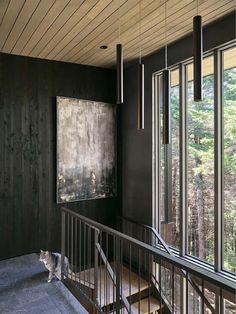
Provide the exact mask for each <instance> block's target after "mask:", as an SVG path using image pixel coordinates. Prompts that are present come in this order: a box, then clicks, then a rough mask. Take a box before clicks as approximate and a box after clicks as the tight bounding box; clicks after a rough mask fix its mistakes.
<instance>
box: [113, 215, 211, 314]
mask: <svg viewBox="0 0 236 314" xmlns="http://www.w3.org/2000/svg"><path fill="white" fill-rule="evenodd" d="M119 218H120V219H122V220H127V221H129V222H131V223H133V224H136V225H138V226H140V227H144V228H146V229H148V230H150V231H151V232H152V233H153V234H154V236H155V237H156V239H158V240H159V241H160V242H161V244H162V246H163V247H164V249H165V250H166V252H167V253H168V254H170V255H172V256H175V255H174V254H173V253H172V251H171V250H170V248H169V246H168V244H167V243H166V242H165V241H164V240H163V238H162V237H161V235H160V234H159V233H158V232H157V231H156V229H155V228H153V227H151V226H148V225H146V224H140V223H138V222H136V221H134V220H132V219H130V218H126V217H119ZM180 272H181V273H182V275H183V276H184V277H185V278H186V279H187V280H188V282H189V283H190V284H191V285H192V287H193V288H194V289H195V291H196V292H197V293H198V295H199V296H200V297H201V299H203V301H204V303H205V305H206V306H207V307H208V308H209V309H210V310H211V312H212V313H213V314H214V313H216V312H215V309H214V307H213V306H212V305H211V303H210V302H209V301H208V299H207V298H206V297H205V295H204V293H203V292H202V291H201V290H200V289H199V287H198V286H197V284H196V283H195V281H194V280H193V278H191V277H190V275H189V274H187V272H186V271H184V270H183V269H182V268H180Z"/></svg>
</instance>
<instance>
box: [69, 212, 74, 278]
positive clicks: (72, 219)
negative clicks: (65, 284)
mask: <svg viewBox="0 0 236 314" xmlns="http://www.w3.org/2000/svg"><path fill="white" fill-rule="evenodd" d="M73 224H74V217H73V216H71V219H70V225H71V233H70V238H71V244H70V247H71V267H70V270H71V273H70V277H71V279H73V271H74V265H73V262H74V225H73Z"/></svg>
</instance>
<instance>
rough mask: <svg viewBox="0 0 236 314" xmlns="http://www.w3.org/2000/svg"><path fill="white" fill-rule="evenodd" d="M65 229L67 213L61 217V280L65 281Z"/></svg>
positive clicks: (63, 213)
mask: <svg viewBox="0 0 236 314" xmlns="http://www.w3.org/2000/svg"><path fill="white" fill-rule="evenodd" d="M65 228H66V213H65V212H64V211H62V216H61V280H62V281H63V280H64V270H65V236H66V233H65Z"/></svg>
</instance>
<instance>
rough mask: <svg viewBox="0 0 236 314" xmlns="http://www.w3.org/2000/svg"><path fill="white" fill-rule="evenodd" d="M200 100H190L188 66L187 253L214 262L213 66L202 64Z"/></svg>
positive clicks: (208, 60)
mask: <svg viewBox="0 0 236 314" xmlns="http://www.w3.org/2000/svg"><path fill="white" fill-rule="evenodd" d="M203 69H204V72H203V101H201V102H194V101H193V64H189V65H188V66H187V124H188V133H187V134H188V156H187V158H188V161H187V165H188V173H187V175H188V181H187V183H188V184H187V188H188V195H187V196H188V213H187V216H188V254H190V255H193V256H195V257H198V258H200V259H202V260H205V261H208V262H210V263H213V260H214V75H213V71H214V66H213V57H212V56H210V57H207V58H205V59H204V62H203Z"/></svg>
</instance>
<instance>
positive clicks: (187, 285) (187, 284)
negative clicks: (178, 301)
mask: <svg viewBox="0 0 236 314" xmlns="http://www.w3.org/2000/svg"><path fill="white" fill-rule="evenodd" d="M188 276H189V275H188V272H186V278H188ZM188 287H189V282H188V280H186V298H185V299H186V314H188V302H189V300H188Z"/></svg>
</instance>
